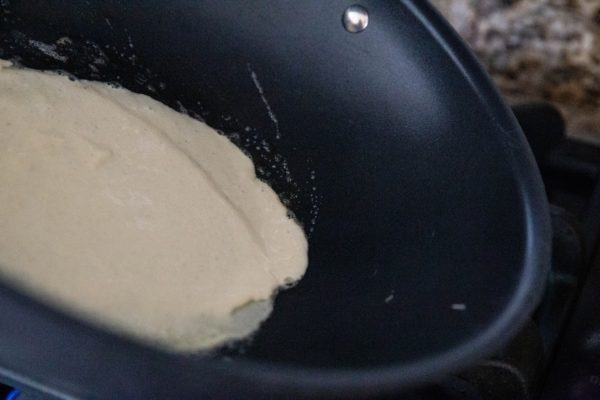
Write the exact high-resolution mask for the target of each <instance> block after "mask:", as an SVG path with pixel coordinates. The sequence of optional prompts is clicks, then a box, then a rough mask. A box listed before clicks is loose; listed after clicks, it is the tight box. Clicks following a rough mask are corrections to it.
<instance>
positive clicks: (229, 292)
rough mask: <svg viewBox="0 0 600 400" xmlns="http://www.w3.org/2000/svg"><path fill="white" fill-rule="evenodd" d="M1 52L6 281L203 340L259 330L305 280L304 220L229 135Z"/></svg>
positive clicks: (0, 235) (137, 326)
mask: <svg viewBox="0 0 600 400" xmlns="http://www.w3.org/2000/svg"><path fill="white" fill-rule="evenodd" d="M0 62H1V65H0V274H1V276H2V278H3V279H5V280H8V281H11V282H12V283H13V284H16V285H17V286H19V287H21V288H22V289H25V290H26V291H28V292H29V293H30V294H32V295H34V296H37V297H38V298H41V299H43V300H46V301H50V302H51V303H54V304H56V305H59V306H62V307H63V308H64V309H66V310H68V311H70V312H74V313H76V314H77V315H80V316H82V317H84V318H86V319H88V320H92V321H95V322H96V323H100V324H102V325H103V326H107V327H109V328H112V329H116V330H118V331H120V332H124V333H127V334H130V335H133V336H135V337H138V338H141V339H143V340H145V341H148V342H152V343H156V344H160V345H164V346H167V347H168V348H171V349H176V350H181V351H193V350H198V349H204V348H208V347H211V346H215V345H218V344H221V343H223V342H224V341H227V340H231V339H236V338H241V337H244V336H246V335H248V334H250V333H252V332H253V331H254V330H255V329H257V328H258V326H259V325H260V323H261V322H262V321H263V320H264V319H265V318H266V317H267V316H268V315H269V313H270V311H271V297H272V296H273V294H274V293H275V292H276V290H277V289H278V288H280V287H281V286H282V285H285V284H286V283H290V282H294V281H297V280H298V279H300V278H301V277H302V275H303V274H304V271H305V270H306V266H307V242H306V239H305V237H304V234H303V232H302V229H301V228H300V227H299V226H298V225H297V224H296V222H295V221H294V220H292V219H290V218H289V217H288V216H287V210H286V208H285V207H284V206H283V205H282V204H281V202H280V201H279V198H278V197H277V195H276V194H275V193H274V192H273V190H271V188H270V187H269V186H267V185H266V184H265V183H263V182H261V181H260V180H258V179H257V178H256V175H255V172H254V166H253V164H252V162H251V161H250V159H249V158H248V157H246V156H245V155H244V154H243V153H242V152H241V151H240V150H239V149H238V148H237V147H236V146H234V145H233V144H232V143H231V142H230V141H229V140H228V139H226V138H225V137H223V136H221V135H219V134H218V133H217V132H215V131H214V130H213V129H211V128H210V127H208V126H206V125H205V124H203V123H201V122H199V121H196V120H194V119H192V118H190V117H188V116H186V115H183V114H180V113H178V112H176V111H174V110H172V109H170V108H168V107H166V106H164V105H163V104H161V103H159V102H157V101H155V100H152V99H151V98H150V97H147V96H144V95H139V94H134V93H131V92H129V91H127V90H125V89H121V88H114V87H111V86H109V85H106V84H103V83H97V82H88V81H71V80H69V79H68V78H67V77H65V76H61V75H57V74H52V73H44V72H37V71H32V70H27V69H18V68H13V67H11V66H10V63H8V62H6V61H0Z"/></svg>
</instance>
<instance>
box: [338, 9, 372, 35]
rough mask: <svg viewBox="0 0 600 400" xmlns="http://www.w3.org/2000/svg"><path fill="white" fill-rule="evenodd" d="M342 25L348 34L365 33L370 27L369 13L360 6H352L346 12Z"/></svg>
mask: <svg viewBox="0 0 600 400" xmlns="http://www.w3.org/2000/svg"><path fill="white" fill-rule="evenodd" d="M342 23H343V24H344V28H346V30H347V31H348V32H352V33H358V32H361V31H364V30H365V29H366V27H367V25H369V12H368V11H367V9H366V8H364V7H362V6H359V5H358V4H355V5H353V6H350V7H348V8H346V11H344V15H343V16H342Z"/></svg>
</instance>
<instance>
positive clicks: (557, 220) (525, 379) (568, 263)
mask: <svg viewBox="0 0 600 400" xmlns="http://www.w3.org/2000/svg"><path fill="white" fill-rule="evenodd" d="M513 110H514V112H515V115H516V116H517V119H518V120H519V123H520V124H521V126H522V128H523V131H524V132H525V135H526V136H527V139H528V141H529V143H530V145H531V147H532V150H533V153H534V155H535V157H536V160H537V162H538V166H539V168H540V171H541V173H542V177H543V179H544V183H545V186H546V192H547V195H548V199H549V201H550V204H551V207H550V210H551V218H552V228H553V243H552V244H553V250H552V270H551V273H550V275H549V276H548V283H547V288H546V293H545V296H544V299H543V301H542V303H541V304H540V306H539V307H538V309H537V311H536V312H535V313H534V315H532V316H531V318H530V320H529V322H528V323H527V324H526V326H525V327H524V328H523V329H522V330H521V332H520V333H519V334H518V335H517V336H516V337H515V338H514V339H513V340H512V342H511V343H510V344H509V345H508V346H507V347H506V348H505V349H503V350H502V351H501V352H499V353H498V354H496V355H495V356H494V357H491V358H489V359H487V360H484V361H482V362H480V363H479V364H478V365H477V366H475V367H473V368H471V369H469V370H467V371H463V372H461V373H458V374H456V375H455V376H451V377H447V378H446V379H444V380H443V381H442V382H440V383H438V384H435V385H430V386H427V387H424V388H421V389H419V390H416V391H414V392H412V393H403V394H396V395H392V396H388V397H385V398H380V399H377V400H385V399H406V400H438V399H439V400H441V399H443V400H459V399H460V400H526V399H527V400H592V399H600V240H599V239H600V144H596V145H594V144H590V143H584V142H579V141H576V140H573V139H570V138H568V137H566V135H565V132H564V130H565V128H564V127H565V124H564V121H563V120H562V117H561V116H560V113H559V112H558V111H557V110H556V109H555V108H553V107H552V106H550V105H547V104H527V105H522V106H518V107H515V108H514V109H513ZM10 385H11V382H6V385H1V384H0V400H2V399H6V400H16V399H18V400H46V399H55V398H56V397H55V396H51V395H48V394H42V393H40V392H36V391H35V390H33V389H32V388H19V389H21V390H14V389H13V387H11V386H10ZM117 397H118V396H117Z"/></svg>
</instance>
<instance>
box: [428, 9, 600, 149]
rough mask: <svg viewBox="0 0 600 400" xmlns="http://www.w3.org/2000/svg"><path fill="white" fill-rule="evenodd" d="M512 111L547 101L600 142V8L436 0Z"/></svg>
mask: <svg viewBox="0 0 600 400" xmlns="http://www.w3.org/2000/svg"><path fill="white" fill-rule="evenodd" d="M432 3H434V4H435V5H436V6H437V7H438V9H439V10H440V11H441V12H442V14H444V15H445V16H446V18H447V19H448V20H449V21H450V23H451V24H452V25H453V26H454V28H455V29H456V30H457V31H458V32H459V33H460V35H461V36H462V37H463V38H464V39H465V40H466V41H467V43H469V45H470V46H471V48H472V49H473V50H474V52H475V53H476V54H477V56H478V57H479V59H480V60H481V61H482V63H483V64H484V65H485V67H486V68H487V69H488V71H489V72H490V73H491V75H492V77H493V78H494V80H495V81H496V83H497V84H498V86H499V87H500V89H501V90H502V92H503V93H504V94H505V96H506V97H507V98H508V99H509V101H510V102H512V103H518V102H523V101H529V100H548V101H551V102H552V103H554V104H556V105H557V106H559V108H560V109H561V110H562V111H563V114H564V115H565V117H566V118H567V126H568V130H569V133H570V134H572V135H576V136H579V137H582V138H586V139H589V140H594V141H599V142H600V0H432Z"/></svg>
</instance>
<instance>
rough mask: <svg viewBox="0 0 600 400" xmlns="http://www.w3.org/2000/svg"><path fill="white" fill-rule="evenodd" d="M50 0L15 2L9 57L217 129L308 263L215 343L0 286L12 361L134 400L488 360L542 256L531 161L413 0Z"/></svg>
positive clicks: (357, 382) (2, 350) (412, 376)
mask: <svg viewBox="0 0 600 400" xmlns="http://www.w3.org/2000/svg"><path fill="white" fill-rule="evenodd" d="M59 3H60V2H53V1H50V2H48V1H32V2H23V3H14V4H13V3H11V4H10V11H11V12H10V14H4V16H3V17H4V19H5V23H4V24H3V26H2V31H0V32H1V33H0V48H2V50H3V52H4V54H3V56H4V57H6V58H10V57H13V56H18V57H20V60H21V62H22V63H23V64H24V65H26V66H30V67H36V68H53V69H57V68H58V69H64V70H66V71H67V72H70V73H72V74H74V75H76V76H78V77H81V78H92V79H94V78H95V79H102V80H108V81H116V82H119V83H121V84H123V85H124V86H125V87H128V88H130V89H132V90H134V91H140V92H143V93H148V94H150V95H152V96H154V97H156V98H158V99H160V100H162V101H164V102H166V103H167V104H169V105H171V106H174V107H179V108H180V109H182V110H187V111H188V112H189V113H191V114H192V115H198V116H200V117H202V118H204V119H206V121H207V122H208V123H209V125H212V126H214V127H215V128H218V129H221V130H222V131H223V132H224V133H225V134H226V135H228V136H229V137H231V138H232V140H234V141H235V142H236V143H237V144H238V145H240V146H241V147H242V148H243V149H245V150H247V151H248V153H249V154H250V155H251V156H252V157H253V160H254V161H255V163H256V164H257V172H258V173H259V176H261V177H262V178H264V179H265V180H267V181H268V182H269V183H270V184H271V185H272V187H273V188H274V189H275V190H276V191H277V192H278V194H280V196H281V197H282V199H284V200H285V201H286V202H288V203H289V207H290V209H291V210H292V211H293V212H294V213H295V215H296V216H297V217H298V219H299V220H300V221H301V222H303V223H304V225H305V227H306V230H307V232H308V233H309V246H310V247H309V248H310V252H309V254H310V255H309V256H310V264H309V268H308V272H307V274H306V276H305V278H304V279H303V280H302V282H301V283H300V284H299V285H298V286H297V287H295V288H293V289H292V290H289V291H287V292H285V293H282V294H281V295H280V297H279V298H278V300H277V301H276V304H275V308H274V312H273V315H272V317H271V318H269V320H268V321H267V323H266V324H265V325H264V326H263V328H262V329H261V330H260V331H259V333H258V335H257V336H256V337H255V338H254V340H253V341H251V342H248V343H242V344H240V345H239V346H236V347H234V348H233V349H224V350H223V352H222V353H220V354H219V355H217V356H215V358H216V360H213V359H189V358H173V357H170V356H167V355H164V354H162V353H155V352H151V351H149V350H147V349H142V348H138V347H136V346H133V345H130V344H129V343H127V342H124V341H121V340H120V339H118V338H114V337H112V336H107V335H106V334H104V333H103V332H100V331H97V330H94V329H91V328H89V327H86V326H82V325H80V324H79V323H78V322H76V321H72V320H68V319H65V318H64V317H62V316H60V315H57V314H54V313H53V312H51V311H50V310H48V309H46V308H44V307H43V306H42V305H39V304H33V303H31V302H30V301H29V300H28V299H25V298H23V297H21V296H18V294H16V293H14V292H13V291H11V290H10V289H9V288H3V290H2V291H0V294H1V295H2V299H1V301H0V311H1V312H0V322H2V324H1V325H0V326H3V327H6V329H5V331H3V332H2V339H3V340H1V341H0V355H2V357H1V359H2V360H5V361H6V363H7V366H6V368H7V369H9V370H11V371H14V372H16V373H20V374H27V373H31V374H33V375H35V376H37V377H39V379H41V380H42V381H44V384H46V385H50V386H53V387H57V388H63V389H69V390H71V391H73V392H75V394H78V395H82V396H84V397H85V394H86V393H94V394H98V396H109V394H108V388H107V387H106V385H105V383H104V381H103V380H104V379H109V380H114V381H116V382H120V385H121V386H122V387H121V391H122V392H123V393H125V392H126V393H125V394H124V395H128V396H130V397H131V398H135V397H141V396H144V395H149V394H152V395H154V396H158V395H161V394H166V393H170V394H171V395H172V393H171V392H168V390H167V387H169V388H171V389H170V390H176V391H178V392H177V393H179V395H180V396H181V397H182V398H183V397H185V396H190V397H191V396H194V398H197V397H198V394H199V393H200V394H202V393H204V391H208V390H211V389H215V388H218V389H219V390H221V391H227V393H238V394H239V393H244V394H245V395H246V396H248V391H255V392H260V391H261V390H267V389H263V388H267V387H268V388H270V389H271V390H274V391H276V392H277V393H284V392H283V389H282V388H283V387H285V389H286V390H288V391H287V392H285V393H286V394H289V390H290V387H291V388H293V390H294V391H295V396H296V395H297V397H300V395H303V394H305V395H309V394H310V393H311V391H313V392H314V391H320V392H321V393H323V392H325V391H327V390H329V391H330V393H333V392H335V393H336V394H340V393H341V391H344V392H345V393H346V394H353V393H354V392H355V390H356V389H364V388H365V387H369V388H371V389H373V390H375V391H384V390H390V389H391V388H393V387H396V386H398V385H401V384H402V383H403V382H404V383H406V382H409V381H411V382H414V381H418V380H420V379H423V378H424V377H430V376H431V373H432V371H438V372H439V371H442V370H444V371H445V370H446V368H450V366H456V365H458V364H461V365H462V363H464V362H466V361H467V360H473V359H475V358H480V357H482V356H483V354H484V353H489V352H490V351H491V349H492V348H493V347H498V346H500V344H502V338H508V335H509V334H510V333H514V331H516V330H517V328H518V326H520V324H521V323H523V322H524V317H525V314H526V313H527V312H528V311H529V310H530V309H531V308H533V306H534V304H535V302H536V300H537V298H538V297H539V294H540V291H539V289H540V288H541V283H542V278H543V276H542V274H541V272H542V271H543V270H545V268H546V266H547V253H546V251H547V250H548V244H549V243H548V233H549V230H548V225H547V223H548V217H547V214H546V204H545V202H544V201H543V198H542V191H541V187H540V185H539V182H538V180H537V178H538V176H537V174H536V170H535V168H534V166H533V161H532V159H531V158H530V155H529V154H528V152H527V150H526V147H525V142H524V139H523V137H522V135H521V133H520V131H519V129H518V128H517V126H516V125H515V122H514V120H513V119H512V118H511V117H510V115H509V114H508V113H507V112H506V109H505V107H504V105H503V104H502V103H501V101H500V100H499V99H498V97H497V96H496V92H495V89H494V88H493V87H492V86H491V85H490V83H489V82H488V80H487V78H486V77H485V75H483V73H482V72H481V71H480V69H479V66H478V64H476V63H475V61H474V60H473V59H472V58H471V57H470V55H469V54H467V53H466V52H464V49H463V47H462V44H461V43H460V42H458V41H457V40H456V38H455V37H454V36H452V35H451V33H450V31H449V30H446V27H445V25H441V24H438V23H433V24H429V23H427V22H426V21H428V20H432V21H436V19H435V18H436V14H433V13H431V11H430V10H429V9H427V8H426V6H425V5H424V4H423V3H422V2H412V1H404V2H402V3H401V4H400V5H399V4H398V3H397V2H395V1H393V2H392V1H390V2H384V1H381V0H379V1H376V2H375V1H373V2H368V1H367V2H364V5H365V6H366V7H367V8H368V9H369V11H370V13H371V19H370V23H369V26H368V28H367V29H366V30H364V31H363V32H360V33H358V34H353V33H349V32H347V31H346V30H345V29H344V27H343V25H342V24H341V16H342V14H343V12H344V10H345V8H346V7H347V6H348V5H349V4H348V2H346V1H341V0H338V1H333V2H328V3H327V6H326V7H324V6H323V3H322V2H290V3H285V4H284V2H268V1H261V2H257V3H256V4H255V5H254V7H253V8H252V11H251V12H248V13H244V14H242V15H240V13H239V9H238V8H237V6H236V5H235V2H220V1H219V2H217V1H206V2H204V3H203V7H201V8H198V7H196V6H194V4H196V3H194V2H187V1H182V2H179V3H178V5H179V8H177V7H174V6H173V5H171V6H170V7H168V8H163V7H159V6H157V3H154V2H127V3H125V4H123V3H122V2H117V1H114V2H113V1H109V2H98V3H92V4H89V5H86V6H85V7H81V8H75V7H73V8H71V7H64V6H62V5H61V4H59ZM57 21H60V23H58V22H57ZM264 21H269V22H268V23H263V22H264ZM398 21H403V23H398ZM150 27H151V29H149V28H150ZM255 27H260V29H255ZM199 37H200V38H202V39H203V40H198V38H199ZM65 38H67V39H65ZM442 38H446V39H445V40H446V41H445V42H444V43H443V45H442V44H441V43H440V42H439V41H441V40H442ZM448 52H450V53H451V54H448ZM360 54H365V55H367V56H366V57H361V56H360ZM98 60H99V61H98ZM223 60H226V61H227V62H223ZM457 94H458V95H457ZM467 111H468V112H467ZM263 142H264V143H266V144H267V146H263ZM273 162H275V163H276V168H275V169H273V168H271V166H272V165H273ZM273 170H274V171H275V173H273V172H271V171H273ZM424 316H426V317H425V318H424ZM3 318H4V321H3V320H2V319H3ZM24 331H25V332H28V335H29V336H24V335H22V332H24ZM40 332H44V333H47V332H52V334H51V335H45V336H44V338H43V339H42V342H38V341H37V340H38V339H37V337H38V335H39V333H40ZM34 340H35V341H36V343H39V348H37V347H36V348H35V349H34V348H32V347H30V346H29V347H28V346H27V344H28V343H32V342H33V341H34ZM17 349H19V350H17ZM98 355H100V357H98ZM223 356H226V357H223ZM82 357H83V358H87V357H92V358H94V359H95V365H94V366H93V367H90V368H89V369H82V368H81V363H80V360H81V358H82ZM57 363H59V364H60V366H61V367H60V370H57V368H56V365H57ZM31 368H34V369H35V371H31ZM316 368H319V369H316ZM96 369H98V370H101V371H102V374H99V373H97V372H96ZM299 371H300V372H299ZM102 375H104V377H102V378H101V376H102ZM199 376H202V377H203V379H198V377H199ZM263 379H264V380H263ZM259 381H260V382H262V385H261V384H257V382H259ZM72 382H78V383H79V384H74V383H72ZM380 383H382V384H383V385H380ZM286 385H289V386H286ZM140 387H141V389H139V388H140ZM136 388H138V389H136ZM365 390H366V389H365ZM258 394H260V393H258ZM263 394H264V393H263Z"/></svg>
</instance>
